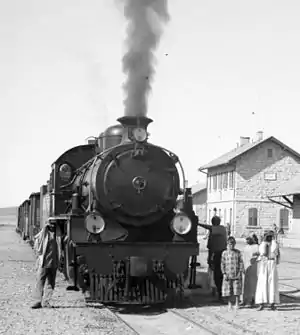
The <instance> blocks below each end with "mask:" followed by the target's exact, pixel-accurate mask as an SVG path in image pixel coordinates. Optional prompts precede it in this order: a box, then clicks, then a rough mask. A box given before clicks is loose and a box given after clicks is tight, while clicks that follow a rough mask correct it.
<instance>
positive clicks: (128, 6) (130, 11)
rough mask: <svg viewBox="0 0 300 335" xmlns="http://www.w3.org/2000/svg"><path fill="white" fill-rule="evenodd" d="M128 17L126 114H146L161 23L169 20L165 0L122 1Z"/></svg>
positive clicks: (125, 71)
mask: <svg viewBox="0 0 300 335" xmlns="http://www.w3.org/2000/svg"><path fill="white" fill-rule="evenodd" d="M124 2H125V10H124V12H125V17H126V18H127V20H128V27H127V38H126V46H127V52H126V54H125V55H124V57H123V71H124V73H125V74H126V75H127V79H126V82H125V84H124V91H125V94H126V98H125V101H124V105H125V115H128V116H142V115H146V114H147V98H148V94H149V92H150V90H151V82H152V79H153V75H154V73H155V70H154V62H155V58H154V51H155V49H156V47H157V45H158V43H159V40H160V37H161V34H162V24H163V23H165V22H167V21H168V20H169V14H168V10H167V0H124Z"/></svg>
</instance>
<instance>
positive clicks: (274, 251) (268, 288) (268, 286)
mask: <svg viewBox="0 0 300 335" xmlns="http://www.w3.org/2000/svg"><path fill="white" fill-rule="evenodd" d="M279 257H280V252H279V245H278V243H277V242H276V240H275V234H274V232H273V231H270V232H268V233H267V234H266V235H265V237H264V241H263V242H262V243H261V244H260V246H259V256H258V279H257V288H256V294H255V303H256V304H259V305H260V306H259V309H258V310H259V311H261V310H262V309H263V308H264V307H265V304H270V305H271V309H272V310H275V309H276V307H275V304H279V303H280V298H279V287H278V271H277V264H278V263H279Z"/></svg>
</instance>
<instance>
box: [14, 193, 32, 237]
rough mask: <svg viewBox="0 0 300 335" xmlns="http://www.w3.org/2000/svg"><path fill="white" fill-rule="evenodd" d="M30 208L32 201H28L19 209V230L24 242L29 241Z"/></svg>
mask: <svg viewBox="0 0 300 335" xmlns="http://www.w3.org/2000/svg"><path fill="white" fill-rule="evenodd" d="M29 206H30V200H29V199H26V200H25V201H24V202H23V203H22V204H21V205H20V207H19V208H18V227H17V230H18V232H19V234H20V235H21V237H22V239H23V240H27V239H28V237H29Z"/></svg>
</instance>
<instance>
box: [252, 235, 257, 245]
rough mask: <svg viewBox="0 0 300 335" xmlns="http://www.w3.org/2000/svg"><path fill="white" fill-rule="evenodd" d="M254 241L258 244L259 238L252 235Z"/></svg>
mask: <svg viewBox="0 0 300 335" xmlns="http://www.w3.org/2000/svg"><path fill="white" fill-rule="evenodd" d="M252 240H253V242H254V244H258V237H257V236H256V234H252Z"/></svg>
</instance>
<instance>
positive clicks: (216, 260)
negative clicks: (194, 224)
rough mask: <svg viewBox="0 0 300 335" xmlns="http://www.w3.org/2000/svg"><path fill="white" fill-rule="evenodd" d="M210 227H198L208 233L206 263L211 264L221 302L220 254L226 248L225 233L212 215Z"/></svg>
mask: <svg viewBox="0 0 300 335" xmlns="http://www.w3.org/2000/svg"><path fill="white" fill-rule="evenodd" d="M211 223H212V224H211V225H204V224H199V226H200V227H203V228H205V229H208V230H209V231H210V234H209V238H208V243H207V248H208V262H211V263H212V267H213V271H214V281H215V284H216V287H217V290H218V295H219V300H220V301H221V300H222V282H223V275H222V271H221V257H222V252H223V251H224V250H225V249H226V246H227V232H226V228H225V227H224V226H221V219H220V217H219V216H217V215H214V216H213V218H212V220H211Z"/></svg>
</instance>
